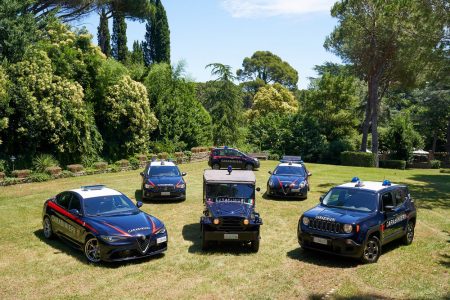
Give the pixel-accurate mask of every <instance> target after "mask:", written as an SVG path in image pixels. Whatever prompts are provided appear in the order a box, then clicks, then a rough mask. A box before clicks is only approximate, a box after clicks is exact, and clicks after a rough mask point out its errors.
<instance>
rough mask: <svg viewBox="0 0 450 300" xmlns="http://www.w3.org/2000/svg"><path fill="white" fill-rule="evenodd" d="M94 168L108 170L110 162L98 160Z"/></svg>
mask: <svg viewBox="0 0 450 300" xmlns="http://www.w3.org/2000/svg"><path fill="white" fill-rule="evenodd" d="M94 168H95V169H96V170H106V169H107V168H108V163H106V162H104V161H98V162H96V163H94Z"/></svg>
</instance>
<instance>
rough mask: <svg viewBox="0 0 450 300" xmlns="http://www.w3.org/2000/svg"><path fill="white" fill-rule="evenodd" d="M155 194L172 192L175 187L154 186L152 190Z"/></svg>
mask: <svg viewBox="0 0 450 300" xmlns="http://www.w3.org/2000/svg"><path fill="white" fill-rule="evenodd" d="M153 190H154V191H155V192H172V191H174V190H175V186H173V185H170V186H159V185H157V186H155V187H154V189H153Z"/></svg>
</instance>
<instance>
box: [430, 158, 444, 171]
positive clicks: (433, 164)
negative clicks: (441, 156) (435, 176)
mask: <svg viewBox="0 0 450 300" xmlns="http://www.w3.org/2000/svg"><path fill="white" fill-rule="evenodd" d="M430 167H431V168H432V169H440V168H441V161H440V160H437V159H434V160H431V161H430Z"/></svg>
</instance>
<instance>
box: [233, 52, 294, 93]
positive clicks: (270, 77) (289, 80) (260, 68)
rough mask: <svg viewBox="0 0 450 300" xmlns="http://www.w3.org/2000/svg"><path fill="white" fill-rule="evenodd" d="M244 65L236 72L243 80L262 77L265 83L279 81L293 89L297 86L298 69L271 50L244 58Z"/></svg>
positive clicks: (253, 79)
mask: <svg viewBox="0 0 450 300" xmlns="http://www.w3.org/2000/svg"><path fill="white" fill-rule="evenodd" d="M242 67H243V69H239V70H237V72H236V74H237V76H238V77H239V79H240V80H241V81H249V80H250V81H255V80H257V79H260V80H262V81H263V82H264V83H265V84H269V83H279V84H281V85H283V86H285V87H287V88H288V89H291V90H294V89H296V88H297V82H298V73H297V71H296V70H295V69H294V68H292V67H291V66H290V65H289V64H288V63H287V62H285V61H283V60H281V58H280V57H279V56H277V55H275V54H273V53H272V52H270V51H256V52H255V53H254V54H253V55H252V57H246V58H244V61H243V62H242Z"/></svg>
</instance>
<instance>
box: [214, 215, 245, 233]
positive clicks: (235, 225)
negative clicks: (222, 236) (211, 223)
mask: <svg viewBox="0 0 450 300" xmlns="http://www.w3.org/2000/svg"><path fill="white" fill-rule="evenodd" d="M242 221H243V219H242V218H239V217H223V218H221V219H220V223H219V225H218V226H217V229H218V230H223V231H235V230H237V231H241V230H244V228H245V226H244V224H242Z"/></svg>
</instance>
